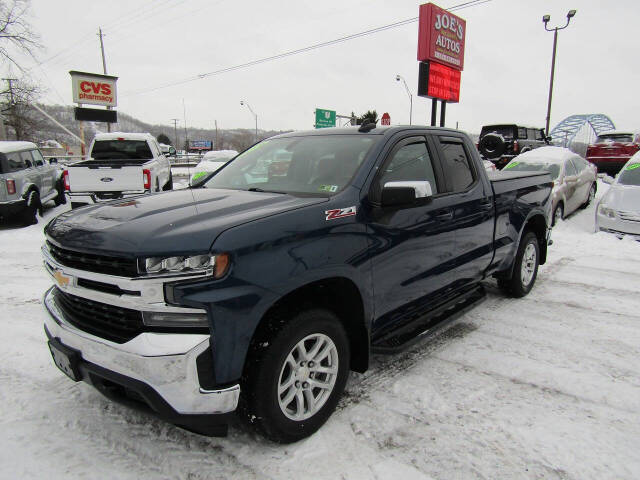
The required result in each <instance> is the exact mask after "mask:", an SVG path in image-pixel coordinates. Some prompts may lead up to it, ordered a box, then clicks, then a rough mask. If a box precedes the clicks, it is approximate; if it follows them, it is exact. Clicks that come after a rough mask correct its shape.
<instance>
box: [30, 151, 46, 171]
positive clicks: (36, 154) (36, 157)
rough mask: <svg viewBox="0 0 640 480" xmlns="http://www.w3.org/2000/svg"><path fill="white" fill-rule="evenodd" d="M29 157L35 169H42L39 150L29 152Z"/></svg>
mask: <svg viewBox="0 0 640 480" xmlns="http://www.w3.org/2000/svg"><path fill="white" fill-rule="evenodd" d="M31 157H32V158H33V163H34V164H35V166H36V167H42V166H43V165H44V158H43V157H42V154H41V153H40V151H39V150H31Z"/></svg>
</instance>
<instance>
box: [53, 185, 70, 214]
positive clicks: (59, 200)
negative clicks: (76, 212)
mask: <svg viewBox="0 0 640 480" xmlns="http://www.w3.org/2000/svg"><path fill="white" fill-rule="evenodd" d="M56 191H57V192H58V194H57V195H56V197H55V198H54V199H53V203H55V205H56V207H57V206H59V205H64V204H65V203H67V196H66V195H65V194H64V184H63V183H62V180H58V181H57V182H56Z"/></svg>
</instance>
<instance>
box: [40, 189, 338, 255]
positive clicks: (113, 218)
mask: <svg viewBox="0 0 640 480" xmlns="http://www.w3.org/2000/svg"><path fill="white" fill-rule="evenodd" d="M326 201H327V199H326V198H317V197H295V196H292V195H287V194H280V193H267V192H247V191H242V190H215V189H205V188H200V189H186V190H177V191H173V192H166V193H160V194H155V195H145V196H140V197H134V198H129V199H125V200H120V201H117V202H109V203H107V204H102V205H92V206H90V207H85V208H82V209H80V210H73V211H69V212H66V213H63V214H62V215H60V216H58V217H57V218H55V219H54V220H53V221H52V222H51V223H49V224H48V225H47V227H46V228H45V233H46V235H47V237H48V239H49V240H50V241H52V242H53V243H55V244H57V245H58V246H60V247H63V248H69V249H72V250H78V251H85V252H87V253H89V252H101V253H105V254H107V253H109V254H117V255H123V254H124V256H136V257H138V256H150V255H171V254H177V253H180V254H191V253H194V254H197V253H205V252H208V251H209V250H210V248H211V246H212V244H213V241H214V240H215V239H216V238H217V237H218V235H220V233H222V232H223V231H225V230H227V229H228V228H231V227H234V226H237V225H240V224H243V223H247V222H251V221H252V220H256V219H258V218H263V217H268V216H270V215H275V214H278V213H283V212H287V211H290V210H294V209H297V208H302V207H306V206H309V205H315V204H319V203H322V202H326Z"/></svg>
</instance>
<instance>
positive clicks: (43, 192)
mask: <svg viewBox="0 0 640 480" xmlns="http://www.w3.org/2000/svg"><path fill="white" fill-rule="evenodd" d="M49 200H53V201H54V202H55V204H56V205H61V204H63V203H65V202H66V199H65V196H64V186H63V184H62V171H61V170H60V169H59V168H58V167H57V161H56V160H55V159H51V160H50V162H45V160H44V158H43V156H42V153H41V152H40V150H39V149H38V147H37V146H36V144H35V143H31V142H10V141H2V142H0V220H3V221H4V220H20V221H22V222H23V223H25V224H26V225H31V224H33V223H38V215H37V214H38V212H40V214H41V215H42V204H43V203H45V202H48V201H49Z"/></svg>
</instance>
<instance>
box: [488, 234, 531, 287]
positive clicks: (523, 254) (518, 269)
mask: <svg viewBox="0 0 640 480" xmlns="http://www.w3.org/2000/svg"><path fill="white" fill-rule="evenodd" d="M539 264H540V246H539V245H538V237H537V236H536V234H535V233H533V232H527V233H525V234H524V236H523V238H522V241H521V242H520V245H519V246H518V252H517V253H516V258H515V264H514V266H513V272H512V273H511V277H510V278H500V279H498V285H499V286H500V288H502V289H503V290H504V291H505V292H507V293H509V294H510V295H512V296H514V297H524V296H525V295H526V294H527V293H529V292H530V291H531V289H532V288H533V285H534V284H535V282H536V278H537V276H538V266H539Z"/></svg>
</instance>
